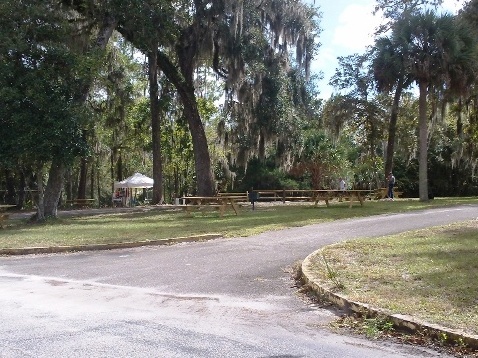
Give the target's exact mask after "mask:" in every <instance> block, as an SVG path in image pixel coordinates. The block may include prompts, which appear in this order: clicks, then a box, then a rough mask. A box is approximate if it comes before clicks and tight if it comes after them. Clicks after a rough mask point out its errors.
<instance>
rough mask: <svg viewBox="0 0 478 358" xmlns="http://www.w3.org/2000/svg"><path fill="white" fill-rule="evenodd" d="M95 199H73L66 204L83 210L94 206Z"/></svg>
mask: <svg viewBox="0 0 478 358" xmlns="http://www.w3.org/2000/svg"><path fill="white" fill-rule="evenodd" d="M95 201H96V200H95V199H73V200H67V201H66V203H67V204H70V205H72V206H78V207H81V208H85V207H89V206H92V205H93V204H94V203H95Z"/></svg>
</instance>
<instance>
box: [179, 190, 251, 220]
mask: <svg viewBox="0 0 478 358" xmlns="http://www.w3.org/2000/svg"><path fill="white" fill-rule="evenodd" d="M180 199H181V200H183V202H184V205H181V207H182V208H183V210H185V211H186V212H187V213H188V214H189V215H191V213H192V211H194V210H202V209H209V208H214V209H217V210H218V211H219V216H223V215H224V212H225V211H226V208H228V207H230V208H231V209H232V210H233V211H234V213H235V214H236V215H239V207H238V205H237V202H238V201H240V200H243V199H242V197H238V196H236V195H219V196H184V197H182V198H180Z"/></svg>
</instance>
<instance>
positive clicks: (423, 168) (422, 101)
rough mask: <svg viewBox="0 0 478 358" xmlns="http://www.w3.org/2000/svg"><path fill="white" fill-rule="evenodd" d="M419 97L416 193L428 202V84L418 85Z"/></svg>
mask: <svg viewBox="0 0 478 358" xmlns="http://www.w3.org/2000/svg"><path fill="white" fill-rule="evenodd" d="M418 86H419V89H420V97H419V102H418V103H419V109H418V113H419V114H418V128H419V137H418V145H419V157H418V193H419V196H420V201H428V200H429V199H428V118H427V92H428V83H427V82H424V81H421V82H420V83H419V84H418Z"/></svg>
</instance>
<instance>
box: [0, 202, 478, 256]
mask: <svg viewBox="0 0 478 358" xmlns="http://www.w3.org/2000/svg"><path fill="white" fill-rule="evenodd" d="M476 202H477V200H476V198H444V199H435V200H432V201H430V202H427V203H422V202H419V201H418V200H396V201H394V202H389V201H366V202H365V204H364V205H363V206H360V205H359V204H358V203H354V206H353V207H352V208H349V207H348V203H347V202H343V203H333V204H332V205H331V206H330V207H326V206H325V205H319V206H318V207H314V206H313V205H312V204H292V203H291V204H287V203H286V204H282V203H277V204H276V205H273V206H271V205H269V204H266V203H257V204H256V210H254V211H253V210H251V208H250V206H249V207H243V208H241V211H240V215H238V216H236V215H234V214H233V213H231V212H230V211H227V212H226V215H224V217H218V214H217V213H215V212H208V213H205V215H204V216H203V215H202V214H201V213H195V214H194V217H188V216H187V215H185V213H184V212H182V211H175V212H174V211H162V210H161V211H160V210H151V211H147V212H140V213H139V212H129V213H125V212H123V213H111V214H105V215H92V216H77V217H71V218H67V217H62V218H60V219H54V220H48V221H46V222H45V223H41V224H31V223H28V222H27V220H10V221H9V224H8V226H7V227H6V228H4V229H0V248H21V247H37V246H55V245H83V244H97V243H101V244H104V243H119V242H130V241H143V240H159V239H166V238H175V237H184V236H191V235H199V234H206V233H219V234H222V235H223V236H225V237H240V236H250V235H254V234H258V233H261V232H265V231H270V230H279V229H283V228H286V227H293V226H304V225H308V224H313V223H319V222H325V221H331V220H337V219H347V218H352V217H362V216H370V215H376V214H383V213H396V212H404V211H409V210H417V209H424V208H429V207H436V206H446V205H455V204H466V203H476Z"/></svg>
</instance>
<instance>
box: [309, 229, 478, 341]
mask: <svg viewBox="0 0 478 358" xmlns="http://www.w3.org/2000/svg"><path fill="white" fill-rule="evenodd" d="M324 257H325V260H326V261H327V263H328V265H329V266H330V267H332V269H333V270H334V272H335V274H336V276H337V278H338V281H340V283H341V284H342V285H343V288H342V289H340V292H341V293H343V294H345V295H346V296H347V297H348V298H350V299H351V300H355V301H360V302H363V303H368V304H370V305H372V306H374V307H381V308H384V309H386V310H389V312H391V313H399V314H406V315H411V316H415V317H418V318H419V319H421V320H424V321H427V322H431V323H436V324H440V325H443V326H446V327H449V328H455V329H461V330H463V331H465V332H468V333H471V334H478V326H477V324H476V322H478V299H477V297H478V259H477V257H478V221H477V220H473V221H469V222H466V223H460V224H453V225H447V226H443V227H435V228H430V229H424V230H418V231H413V232H407V233H404V234H400V235H393V236H388V237H384V238H378V239H362V240H353V241H349V242H344V243H340V244H336V245H332V246H328V247H326V248H325V249H324V250H323V251H322V253H321V254H317V255H316V256H315V258H314V261H313V265H314V272H315V274H316V275H317V279H319V280H320V281H321V282H322V283H323V284H324V285H328V286H329V287H330V288H331V289H334V288H333V287H332V286H333V284H332V283H331V281H330V280H329V279H328V277H327V271H326V267H325V264H324Z"/></svg>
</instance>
